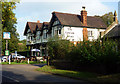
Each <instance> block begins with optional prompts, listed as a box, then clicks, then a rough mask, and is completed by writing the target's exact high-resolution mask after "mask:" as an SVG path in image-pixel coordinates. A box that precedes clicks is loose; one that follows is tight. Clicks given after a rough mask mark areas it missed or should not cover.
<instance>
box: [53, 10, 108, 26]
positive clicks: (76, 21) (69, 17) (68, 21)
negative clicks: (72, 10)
mask: <svg viewBox="0 0 120 84" xmlns="http://www.w3.org/2000/svg"><path fill="white" fill-rule="evenodd" d="M52 14H54V15H55V16H56V17H57V18H58V19H59V21H60V23H61V24H62V25H68V26H83V24H82V22H81V16H80V15H77V14H69V13H60V12H53V13H52ZM87 27H95V28H107V26H106V24H105V23H104V22H103V20H102V18H100V17H95V16H87Z"/></svg>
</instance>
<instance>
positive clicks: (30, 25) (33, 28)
mask: <svg viewBox="0 0 120 84" xmlns="http://www.w3.org/2000/svg"><path fill="white" fill-rule="evenodd" d="M41 27H42V23H37V22H27V24H26V27H25V31H24V35H26V34H27V30H28V29H30V31H31V33H34V32H35V31H36V28H39V30H40V29H41Z"/></svg>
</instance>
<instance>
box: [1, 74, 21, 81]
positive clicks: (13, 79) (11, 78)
mask: <svg viewBox="0 0 120 84" xmlns="http://www.w3.org/2000/svg"><path fill="white" fill-rule="evenodd" d="M2 76H3V77H5V78H8V79H10V80H13V81H15V82H20V81H18V80H15V79H13V78H11V77H8V76H4V75H2Z"/></svg>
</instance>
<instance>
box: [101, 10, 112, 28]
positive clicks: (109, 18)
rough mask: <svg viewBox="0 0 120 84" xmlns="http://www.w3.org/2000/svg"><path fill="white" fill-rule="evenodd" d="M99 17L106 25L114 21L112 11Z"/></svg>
mask: <svg viewBox="0 0 120 84" xmlns="http://www.w3.org/2000/svg"><path fill="white" fill-rule="evenodd" d="M101 18H102V19H103V21H104V22H105V24H106V25H107V26H109V25H111V24H112V23H113V21H114V15H113V13H112V12H109V13H106V14H104V15H103V16H101Z"/></svg>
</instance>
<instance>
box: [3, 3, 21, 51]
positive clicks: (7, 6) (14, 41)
mask: <svg viewBox="0 0 120 84" xmlns="http://www.w3.org/2000/svg"><path fill="white" fill-rule="evenodd" d="M15 8H16V3H15V2H2V33H3V32H10V33H11V39H10V40H9V41H8V43H9V46H8V49H9V51H10V52H14V51H15V50H18V42H19V39H18V36H19V34H18V33H17V32H16V30H17V29H16V25H15V24H17V19H16V17H15V13H14V12H13V10H14V9H15ZM5 44H6V41H5V39H2V53H3V52H4V50H5V46H6V45H5Z"/></svg>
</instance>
